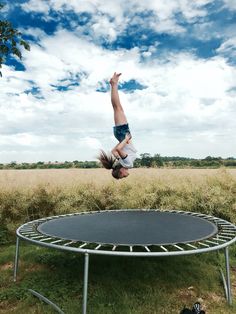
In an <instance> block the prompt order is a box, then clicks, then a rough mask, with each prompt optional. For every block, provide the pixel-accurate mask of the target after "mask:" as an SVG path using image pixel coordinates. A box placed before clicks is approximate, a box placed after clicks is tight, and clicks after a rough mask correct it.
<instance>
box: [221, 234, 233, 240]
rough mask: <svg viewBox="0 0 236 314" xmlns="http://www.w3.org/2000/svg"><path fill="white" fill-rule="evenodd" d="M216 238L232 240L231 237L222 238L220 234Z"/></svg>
mask: <svg viewBox="0 0 236 314" xmlns="http://www.w3.org/2000/svg"><path fill="white" fill-rule="evenodd" d="M218 237H219V238H223V239H229V240H231V239H232V237H227V236H222V235H221V234H220V235H218Z"/></svg>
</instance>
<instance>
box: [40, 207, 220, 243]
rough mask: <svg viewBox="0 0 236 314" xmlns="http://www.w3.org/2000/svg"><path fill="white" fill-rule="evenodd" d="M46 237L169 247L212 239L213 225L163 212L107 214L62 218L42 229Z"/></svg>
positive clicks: (197, 219) (199, 219) (188, 216)
mask: <svg viewBox="0 0 236 314" xmlns="http://www.w3.org/2000/svg"><path fill="white" fill-rule="evenodd" d="M37 229H38V231H39V232H41V233H42V234H45V235H48V236H53V237H58V238H61V239H66V240H74V241H83V242H92V243H99V244H112V245H168V244H174V243H188V242H194V241H199V240H203V239H206V238H209V237H211V236H213V235H214V234H216V233H217V227H216V225H215V224H213V223H212V222H210V221H208V220H206V219H203V218H199V217H196V216H192V215H188V214H181V213H171V212H160V211H151V210H150V211H138V210H137V211H104V212H102V211H101V212H98V213H86V214H78V215H74V216H65V217H59V218H55V219H52V220H49V221H47V222H44V223H42V224H40V225H39V226H38V228H37Z"/></svg>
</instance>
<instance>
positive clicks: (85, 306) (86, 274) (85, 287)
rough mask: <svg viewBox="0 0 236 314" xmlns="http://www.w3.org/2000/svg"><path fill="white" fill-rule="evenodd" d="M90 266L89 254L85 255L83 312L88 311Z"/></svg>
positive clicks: (84, 313)
mask: <svg viewBox="0 0 236 314" xmlns="http://www.w3.org/2000/svg"><path fill="white" fill-rule="evenodd" d="M88 268H89V254H88V253H85V255H84V293H83V314H86V312H87V299H88Z"/></svg>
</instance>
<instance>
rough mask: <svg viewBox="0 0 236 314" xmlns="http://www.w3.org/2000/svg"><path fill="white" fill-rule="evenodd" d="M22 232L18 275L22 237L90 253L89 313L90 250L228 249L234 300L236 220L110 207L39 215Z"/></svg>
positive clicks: (162, 251) (146, 253) (155, 254)
mask: <svg viewBox="0 0 236 314" xmlns="http://www.w3.org/2000/svg"><path fill="white" fill-rule="evenodd" d="M16 234H17V240H16V255H15V267H14V281H16V277H17V270H18V260H19V241H20V239H23V240H26V241H29V242H31V243H33V244H36V245H41V246H45V247H49V248H55V249H60V250H68V251H73V252H78V253H83V254H84V256H85V262H84V285H83V309H82V312H83V314H85V313H86V311H87V289H88V269H89V255H90V254H102V255H119V256H150V257H158V256H174V255H188V254H196V253H204V252H209V251H215V250H220V249H224V253H225V268H226V278H225V276H224V272H223V271H222V270H221V275H222V279H223V284H224V289H225V295H226V299H227V301H228V303H229V304H231V303H232V297H231V288H230V272H229V252H228V247H229V245H231V244H232V243H234V242H235V241H236V226H235V225H233V224H232V223H230V222H228V221H226V220H224V219H220V218H217V217H214V216H210V215H206V214H201V213H193V212H187V211H178V210H152V209H149V210H140V209H139V210H133V209H132V210H131V209H125V210H104V211H93V212H82V213H74V214H66V215H58V216H52V217H46V218H42V219H37V220H34V221H30V222H28V223H25V224H24V225H22V226H20V227H19V228H18V229H17V231H16ZM42 298H44V297H43V296H42ZM49 302H50V301H49ZM61 313H63V312H62V311H61Z"/></svg>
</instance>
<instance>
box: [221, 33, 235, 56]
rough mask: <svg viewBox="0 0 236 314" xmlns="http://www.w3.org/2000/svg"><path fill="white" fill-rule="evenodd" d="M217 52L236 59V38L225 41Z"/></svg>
mask: <svg viewBox="0 0 236 314" xmlns="http://www.w3.org/2000/svg"><path fill="white" fill-rule="evenodd" d="M216 51H217V52H218V53H220V54H225V55H226V56H230V57H236V36H235V37H231V38H229V39H227V40H226V41H224V42H223V43H222V44H221V45H220V47H219V48H218V49H217V50H216Z"/></svg>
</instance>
